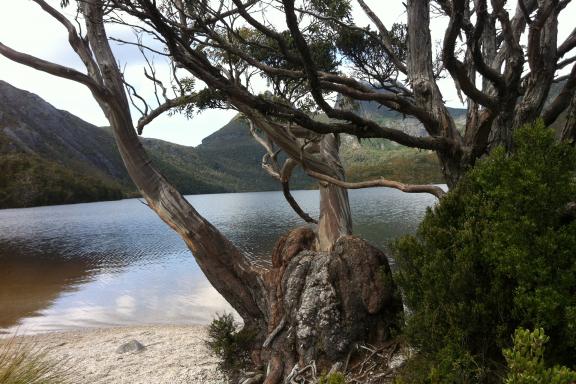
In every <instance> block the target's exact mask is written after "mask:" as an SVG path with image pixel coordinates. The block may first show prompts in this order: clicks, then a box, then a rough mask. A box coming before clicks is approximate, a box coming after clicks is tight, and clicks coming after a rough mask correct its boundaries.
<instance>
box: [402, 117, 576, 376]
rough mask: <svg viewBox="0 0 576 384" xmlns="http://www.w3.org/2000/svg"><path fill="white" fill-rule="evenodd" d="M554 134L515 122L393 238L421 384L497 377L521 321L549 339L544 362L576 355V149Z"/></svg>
mask: <svg viewBox="0 0 576 384" xmlns="http://www.w3.org/2000/svg"><path fill="white" fill-rule="evenodd" d="M552 135H553V133H552V132H551V131H549V130H546V129H545V128H544V127H543V125H542V124H540V123H537V124H534V125H533V126H529V127H525V128H523V129H521V130H519V131H518V132H517V134H516V135H515V150H514V152H513V153H511V154H507V153H505V151H504V150H503V149H502V148H498V149H496V150H494V151H493V153H492V154H491V155H490V156H488V157H487V158H485V159H484V160H482V161H480V162H479V163H478V164H477V165H476V166H475V167H474V169H472V170H471V171H470V172H469V173H468V174H467V175H466V177H464V178H463V180H462V181H461V182H460V183H459V185H458V186H457V187H456V188H455V189H454V190H453V191H451V192H450V193H449V194H448V195H447V196H446V197H445V198H443V199H442V201H441V202H440V203H439V204H438V205H437V206H436V207H435V208H434V209H433V210H429V211H428V213H427V215H426V217H425V219H424V221H423V222H422V224H421V225H420V227H419V230H418V232H417V235H416V236H407V237H404V238H402V239H400V240H399V241H397V243H396V244H395V249H396V256H397V264H398V268H399V272H398V273H397V275H396V280H397V282H398V284H399V285H400V287H401V288H402V290H403V293H404V299H405V303H406V305H407V306H408V308H409V309H410V315H409V316H408V318H407V322H406V327H405V334H406V336H407V338H408V340H409V342H410V343H411V344H412V345H413V346H414V347H415V348H416V349H417V350H418V351H419V356H418V358H417V359H416V360H414V361H413V362H412V364H414V365H415V366H417V367H418V369H416V370H412V371H411V372H410V375H411V377H413V381H414V382H439V383H440V382H441V383H450V382H454V383H466V382H486V383H489V382H500V381H501V379H499V375H501V373H502V372H503V371H504V369H505V360H504V356H503V355H502V348H506V347H509V346H510V335H512V334H513V332H514V330H515V329H516V328H517V327H519V326H522V327H526V328H538V327H542V328H543V329H544V330H545V331H546V334H548V335H549V336H550V339H551V345H550V348H548V349H547V350H546V355H545V358H546V360H547V362H548V363H550V364H563V365H567V366H574V364H575V363H576V348H575V347H576V222H574V221H572V222H569V221H566V220H564V218H563V215H562V209H563V208H564V207H565V206H566V204H567V203H568V202H570V201H574V199H575V198H576V183H575V170H576V150H575V149H574V148H572V147H570V146H567V145H561V144H556V143H555V141H554V138H553V136H552ZM409 366H410V364H409ZM415 371H416V373H415Z"/></svg>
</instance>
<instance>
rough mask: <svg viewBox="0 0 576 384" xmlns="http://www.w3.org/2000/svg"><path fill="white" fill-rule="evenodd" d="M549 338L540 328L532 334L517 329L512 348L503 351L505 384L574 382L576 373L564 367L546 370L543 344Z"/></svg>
mask: <svg viewBox="0 0 576 384" xmlns="http://www.w3.org/2000/svg"><path fill="white" fill-rule="evenodd" d="M549 340H550V338H549V337H548V336H546V335H545V334H544V330H543V329H542V328H538V329H536V330H534V331H533V332H530V331H529V330H527V329H523V328H519V329H517V330H516V332H515V333H514V347H513V348H512V349H505V350H504V351H503V353H504V357H505V358H506V362H507V363H508V369H509V373H508V376H507V377H506V379H505V380H504V383H505V384H539V383H548V384H570V383H573V382H574V381H576V372H575V371H571V370H569V369H568V368H566V367H561V366H554V367H552V368H546V364H545V361H544V344H546V343H547V342H548V341H549Z"/></svg>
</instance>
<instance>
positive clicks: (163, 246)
mask: <svg viewBox="0 0 576 384" xmlns="http://www.w3.org/2000/svg"><path fill="white" fill-rule="evenodd" d="M294 195H295V198H296V199H297V200H298V201H299V203H300V204H301V206H302V207H303V209H305V210H306V211H307V212H309V213H310V214H311V215H312V216H317V215H318V208H317V206H318V194H317V193H316V192H315V191H296V192H294ZM188 198H189V199H190V200H191V202H192V203H193V204H194V206H195V207H196V208H197V209H198V211H199V212H200V213H201V214H202V215H204V216H205V217H207V218H208V219H209V220H210V221H212V222H213V223H214V224H215V225H216V227H217V228H219V229H220V230H221V231H222V232H223V233H224V234H225V235H226V236H228V237H229V238H230V239H231V240H232V242H234V243H235V244H237V245H238V246H239V247H240V248H241V249H242V250H243V251H245V252H247V253H248V254H250V255H251V256H252V257H253V258H254V259H255V260H257V261H259V262H261V263H264V264H266V263H267V262H268V258H269V252H270V250H271V249H272V247H273V245H274V242H275V241H276V239H277V237H278V236H279V235H281V234H283V233H285V232H286V231H287V230H288V229H290V228H293V227H294V226H297V225H301V224H302V222H301V220H300V218H298V217H297V216H296V215H295V214H294V213H293V212H292V210H291V209H290V208H289V206H288V204H287V203H286V202H285V200H284V199H283V197H282V195H281V194H280V193H278V192H262V193H242V194H220V195H197V196H189V197H188ZM433 203H434V198H433V197H431V196H427V195H408V194H403V193H400V192H397V191H391V190H364V191H352V193H351V206H352V209H353V212H354V225H355V231H356V232H357V233H359V234H361V235H362V236H364V237H365V238H367V239H368V240H369V241H371V242H372V243H374V244H376V245H378V246H380V247H385V246H386V244H387V243H388V242H389V241H390V240H391V239H392V238H394V237H396V236H398V235H400V234H403V233H407V232H411V231H413V230H414V229H415V228H416V226H417V224H418V222H419V221H420V219H421V217H422V215H423V213H424V211H425V207H426V206H428V205H430V204H433ZM231 310H232V309H231V307H230V306H229V305H228V304H227V303H226V302H225V301H224V299H223V298H222V297H221V296H220V295H219V294H218V293H217V292H216V291H215V290H214V289H213V288H212V287H211V286H210V284H209V283H208V282H207V280H206V279H205V277H204V276H203V274H202V272H201V271H200V270H199V268H198V266H197V265H196V263H195V262H194V259H193V258H192V257H191V255H190V253H189V251H188V250H187V248H186V247H185V245H184V243H183V241H182V240H181V239H180V238H179V237H178V236H177V235H176V234H175V233H174V232H173V231H171V230H170V229H169V228H168V227H167V226H166V225H165V224H164V223H163V222H162V221H161V220H160V219H158V218H157V217H156V215H155V214H154V213H153V212H152V211H151V210H150V209H149V208H147V207H146V206H145V205H143V204H141V203H140V202H139V201H138V200H137V199H132V200H123V201H116V202H103V203H91V204H76V205H68V206H53V207H39V208H29V209H14V210H1V211H0V332H1V331H4V332H13V331H14V329H16V328H17V327H19V329H20V331H19V332H39V331H49V330H61V329H68V328H82V327H94V326H111V325H133V324H150V323H196V324H197V323H207V322H209V321H210V320H211V319H212V317H213V316H214V313H216V312H224V311H231Z"/></svg>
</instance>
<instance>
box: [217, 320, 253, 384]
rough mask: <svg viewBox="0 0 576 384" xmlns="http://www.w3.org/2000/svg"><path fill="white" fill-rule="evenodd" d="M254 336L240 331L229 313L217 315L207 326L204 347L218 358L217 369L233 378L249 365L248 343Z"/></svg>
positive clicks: (246, 331) (247, 331) (242, 330)
mask: <svg viewBox="0 0 576 384" xmlns="http://www.w3.org/2000/svg"><path fill="white" fill-rule="evenodd" d="M253 338H254V334H253V333H252V332H250V331H249V330H246V329H240V330H239V325H238V324H237V323H236V321H234V316H232V314H230V313H227V314H226V313H225V314H223V315H218V316H217V317H216V318H215V319H214V320H212V323H210V325H209V326H208V340H207V341H206V345H207V346H208V348H209V349H210V350H211V351H212V353H213V354H214V355H216V356H217V357H218V358H220V363H219V367H220V369H221V370H222V371H223V372H224V373H225V374H227V375H228V376H229V377H234V375H235V374H237V373H238V372H239V371H240V370H242V369H244V368H246V367H247V366H248V364H250V353H249V351H250V348H249V347H250V343H251V342H252V340H253Z"/></svg>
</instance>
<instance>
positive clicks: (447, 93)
mask: <svg viewBox="0 0 576 384" xmlns="http://www.w3.org/2000/svg"><path fill="white" fill-rule="evenodd" d="M47 1H48V3H50V4H51V5H53V6H54V7H58V4H59V2H60V0H47ZM403 1H404V0H366V3H367V4H368V5H369V6H370V7H372V9H373V10H374V11H375V12H376V13H377V14H378V15H379V16H380V17H381V18H382V20H383V22H384V23H385V24H386V25H391V24H392V23H394V22H396V21H401V20H403V18H404V6H403V5H402V2H403ZM353 3H355V2H353ZM63 12H64V13H67V14H68V15H69V16H70V17H73V16H74V14H73V9H72V7H69V8H67V9H65V10H64V11H63ZM354 17H355V20H356V23H357V24H358V25H360V26H365V25H368V24H369V23H370V22H369V20H368V18H367V17H366V16H365V15H364V14H363V12H362V11H361V10H360V9H358V8H355V9H354ZM575 17H576V6H575V5H574V4H571V5H569V6H568V8H567V9H566V10H565V12H564V14H563V16H562V18H561V19H560V28H559V29H560V32H559V36H561V37H562V36H567V35H568V33H569V32H570V31H571V30H572V28H573V26H574V19H575ZM440 23H441V21H439V20H433V21H432V25H431V30H432V34H433V39H440V38H441V37H442V33H443V30H444V25H439V24H440ZM127 33H128V32H127V31H126V30H122V29H120V28H119V27H117V28H112V29H110V30H109V36H112V37H120V38H122V37H126V38H128V39H129V38H130V36H129V35H126V34H127ZM0 41H1V42H2V43H4V44H6V45H8V46H10V47H12V48H14V49H16V50H19V51H22V52H26V53H28V54H32V55H34V56H37V57H40V58H43V59H45V60H49V61H53V62H56V63H60V64H63V65H67V66H70V67H73V68H76V69H79V70H82V68H83V67H82V65H81V62H80V61H79V59H78V58H77V57H76V56H75V53H74V52H73V51H72V49H71V48H70V47H69V46H68V42H67V33H66V30H65V29H64V27H62V26H61V25H60V24H59V23H57V22H55V21H54V20H53V19H52V18H51V17H49V16H48V15H46V14H45V13H44V12H43V11H42V10H41V9H40V7H39V6H38V5H36V4H35V3H33V2H32V1H30V0H10V1H9V0H2V1H1V2H0ZM113 48H114V50H115V53H116V54H117V58H118V60H119V62H120V64H121V65H122V67H123V68H125V74H126V77H127V79H128V81H129V82H130V83H131V84H133V85H134V86H135V87H136V88H137V89H144V91H143V92H144V94H146V90H148V94H149V95H150V94H151V93H150V92H149V91H150V84H149V81H147V80H146V79H145V78H144V77H143V67H144V60H143V58H142V57H141V55H140V53H139V52H138V51H137V50H136V49H135V48H134V47H131V46H126V45H118V44H113ZM155 64H156V65H157V66H158V67H159V68H160V69H162V68H163V67H165V65H163V63H162V60H161V59H156V63H155ZM0 80H4V81H6V82H8V83H10V84H12V85H13V86H15V87H17V88H21V89H25V90H27V91H30V92H33V93H35V94H37V95H39V96H40V97H42V98H43V99H45V100H46V101H48V102H49V103H50V104H52V105H54V106H55V107H56V108H59V109H63V110H67V111H69V112H71V113H73V114H74V115H77V116H79V117H80V118H82V119H84V120H86V121H88V122H90V123H92V124H95V125H99V126H104V125H108V122H107V120H106V118H105V117H104V114H103V113H102V111H101V110H100V108H99V107H98V104H97V103H96V101H95V100H94V99H93V98H92V96H91V94H90V92H89V91H88V90H87V88H86V87H84V86H83V85H80V84H77V83H74V82H73V81H70V80H66V79H62V78H57V77H53V76H51V75H48V74H45V73H42V72H39V71H36V70H34V69H31V68H28V67H25V66H23V65H20V64H17V63H13V62H11V61H10V60H8V59H6V58H4V57H3V56H1V55H0ZM440 86H441V89H442V92H443V95H444V98H445V100H446V103H447V104H448V105H450V106H460V102H459V100H458V98H457V96H456V93H455V91H454V87H453V85H452V83H451V80H450V79H446V80H444V81H443V83H441V85H440ZM234 115H235V112H234V111H223V110H208V111H205V112H203V113H202V114H200V115H197V116H195V117H194V118H193V119H191V120H189V119H187V118H186V117H184V116H181V115H173V116H163V117H160V118H158V119H157V120H155V121H154V122H153V123H152V124H150V125H148V126H147V127H146V128H145V129H144V135H143V136H145V137H153V138H158V139H162V140H166V141H170V142H174V143H177V144H182V145H189V146H196V145H198V144H200V143H201V141H202V139H203V138H204V137H206V136H208V135H210V134H211V133H213V132H215V131H217V130H218V129H219V128H221V127H222V126H223V125H225V124H226V123H227V122H228V121H229V120H230V119H231V118H232V117H233V116H234ZM138 116H139V115H138V112H137V111H133V117H134V119H135V120H137V118H138Z"/></svg>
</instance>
